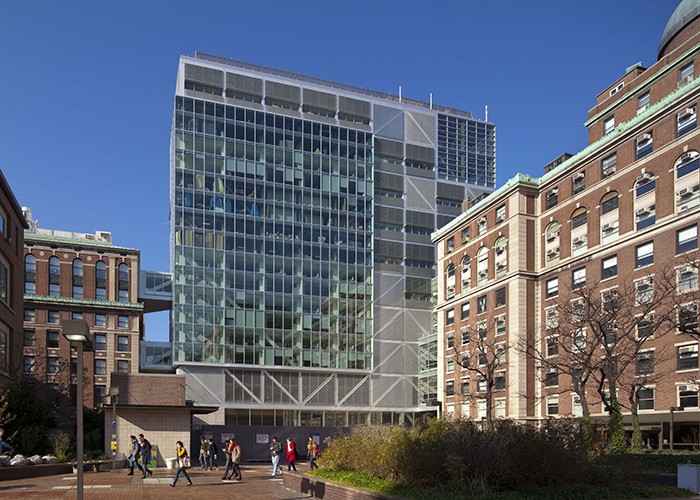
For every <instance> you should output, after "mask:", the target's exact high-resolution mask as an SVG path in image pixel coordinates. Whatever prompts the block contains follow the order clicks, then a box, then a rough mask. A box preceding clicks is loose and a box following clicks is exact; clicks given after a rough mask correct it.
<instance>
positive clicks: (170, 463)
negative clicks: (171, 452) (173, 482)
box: [165, 458, 177, 469]
mask: <svg viewBox="0 0 700 500" xmlns="http://www.w3.org/2000/svg"><path fill="white" fill-rule="evenodd" d="M165 467H167V468H168V469H176V468H177V458H166V459H165Z"/></svg>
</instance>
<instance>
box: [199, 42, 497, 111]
mask: <svg viewBox="0 0 700 500" xmlns="http://www.w3.org/2000/svg"><path fill="white" fill-rule="evenodd" d="M194 57H195V59H201V60H203V61H209V62H213V63H218V64H224V65H226V66H231V67H236V68H240V69H244V70H248V71H256V72H258V73H265V74H268V75H270V76H278V77H282V78H289V79H293V80H297V81H300V82H304V83H310V84H315V85H322V86H324V87H328V88H333V89H336V90H341V91H344V92H352V93H354V94H359V95H364V96H367V97H374V98H377V99H384V100H388V101H393V102H396V103H399V104H409V105H413V106H417V107H420V108H425V109H430V110H432V111H437V112H442V113H448V114H451V115H455V116H460V117H462V118H467V119H470V120H475V121H479V122H484V123H490V122H488V121H487V120H480V119H478V118H474V116H473V114H472V113H471V112H470V111H463V110H461V109H456V108H451V107H449V106H442V105H439V104H430V103H427V102H424V101H419V100H417V99H407V98H405V97H399V96H395V95H393V94H389V93H388V92H379V91H376V90H369V89H364V88H362V87H355V86H353V85H347V84H344V83H338V82H334V81H332V80H324V79H322V78H315V77H312V76H307V75H302V74H300V73H293V72H291V71H283V70H280V69H274V68H269V67H267V66H260V65H257V64H252V63H246V62H243V61H237V60H235V59H229V58H227V57H221V56H215V55H212V54H206V53H203V52H195V56H194Z"/></svg>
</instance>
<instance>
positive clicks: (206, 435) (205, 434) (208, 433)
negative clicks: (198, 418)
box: [202, 432, 214, 441]
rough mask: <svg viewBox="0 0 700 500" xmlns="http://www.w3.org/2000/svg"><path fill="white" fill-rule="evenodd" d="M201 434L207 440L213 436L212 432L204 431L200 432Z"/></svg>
mask: <svg viewBox="0 0 700 500" xmlns="http://www.w3.org/2000/svg"><path fill="white" fill-rule="evenodd" d="M202 436H204V439H206V440H207V441H209V440H210V439H213V438H214V433H213V432H204V433H202Z"/></svg>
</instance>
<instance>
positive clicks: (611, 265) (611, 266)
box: [603, 255, 617, 280]
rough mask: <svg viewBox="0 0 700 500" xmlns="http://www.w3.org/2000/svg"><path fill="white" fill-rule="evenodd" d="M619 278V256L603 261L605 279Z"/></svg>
mask: <svg viewBox="0 0 700 500" xmlns="http://www.w3.org/2000/svg"><path fill="white" fill-rule="evenodd" d="M615 276H617V255H613V256H612V257H608V258H606V259H603V279H604V280H605V279H608V278H613V277H615Z"/></svg>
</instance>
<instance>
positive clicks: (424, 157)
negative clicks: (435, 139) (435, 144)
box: [406, 144, 435, 165]
mask: <svg viewBox="0 0 700 500" xmlns="http://www.w3.org/2000/svg"><path fill="white" fill-rule="evenodd" d="M406 159H407V160H416V161H420V162H423V163H426V164H428V165H433V164H434V163H435V150H434V149H433V148H426V147H424V146H416V145H415V144H406Z"/></svg>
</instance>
